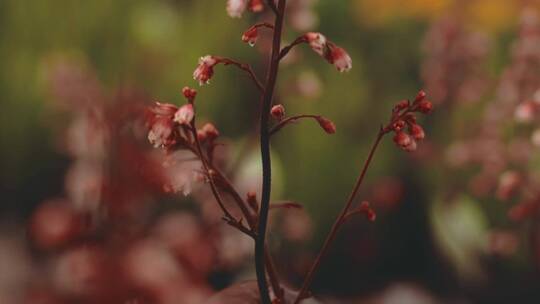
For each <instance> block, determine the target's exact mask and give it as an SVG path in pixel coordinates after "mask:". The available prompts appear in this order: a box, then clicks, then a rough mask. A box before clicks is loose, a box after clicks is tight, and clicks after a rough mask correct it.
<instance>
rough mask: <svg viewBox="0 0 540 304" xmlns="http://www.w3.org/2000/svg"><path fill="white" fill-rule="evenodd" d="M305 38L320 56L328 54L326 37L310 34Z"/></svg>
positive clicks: (319, 34)
mask: <svg viewBox="0 0 540 304" xmlns="http://www.w3.org/2000/svg"><path fill="white" fill-rule="evenodd" d="M304 38H305V39H306V41H307V42H308V43H309V46H310V47H311V48H312V49H313V51H315V52H316V53H317V54H319V55H320V56H323V57H324V56H325V53H326V47H327V46H326V42H327V40H326V37H325V36H324V35H323V34H321V33H315V32H309V33H306V34H305V35H304Z"/></svg>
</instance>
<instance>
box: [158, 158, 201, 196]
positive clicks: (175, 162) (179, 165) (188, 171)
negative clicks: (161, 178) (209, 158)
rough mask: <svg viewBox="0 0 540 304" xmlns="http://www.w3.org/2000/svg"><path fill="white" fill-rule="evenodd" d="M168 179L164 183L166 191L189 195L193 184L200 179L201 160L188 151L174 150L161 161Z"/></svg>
mask: <svg viewBox="0 0 540 304" xmlns="http://www.w3.org/2000/svg"><path fill="white" fill-rule="evenodd" d="M163 166H164V169H165V172H166V174H167V176H168V177H169V181H168V182H167V183H166V184H165V186H164V190H165V191H167V192H175V193H178V192H180V193H182V194H183V195H189V194H190V193H191V191H192V190H193V187H194V184H195V183H196V182H199V181H201V180H202V177H201V174H200V170H201V162H200V161H198V160H196V158H195V155H194V154H193V153H191V152H189V151H175V152H174V153H171V154H169V155H167V156H166V159H165V161H164V163H163Z"/></svg>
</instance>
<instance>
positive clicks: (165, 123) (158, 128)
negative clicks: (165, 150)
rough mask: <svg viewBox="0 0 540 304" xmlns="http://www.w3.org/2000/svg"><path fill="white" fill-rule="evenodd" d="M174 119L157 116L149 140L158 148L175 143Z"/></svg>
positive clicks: (149, 133)
mask: <svg viewBox="0 0 540 304" xmlns="http://www.w3.org/2000/svg"><path fill="white" fill-rule="evenodd" d="M173 127H174V125H173V121H172V120H171V119H169V118H166V117H159V118H157V119H156V120H155V121H154V123H153V124H152V127H151V129H150V132H148V141H149V142H150V143H151V144H152V145H154V147H156V148H161V147H168V146H170V145H171V144H173V143H174V138H173V136H172V135H173Z"/></svg>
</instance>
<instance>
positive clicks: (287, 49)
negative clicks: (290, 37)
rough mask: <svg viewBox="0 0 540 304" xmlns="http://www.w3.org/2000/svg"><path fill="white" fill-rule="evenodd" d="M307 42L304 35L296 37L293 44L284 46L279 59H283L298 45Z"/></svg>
mask: <svg viewBox="0 0 540 304" xmlns="http://www.w3.org/2000/svg"><path fill="white" fill-rule="evenodd" d="M305 42H307V40H306V38H305V37H304V36H300V37H298V38H296V40H294V41H293V42H292V43H291V44H289V45H287V46H286V47H284V48H283V49H282V50H281V52H279V60H282V59H283V58H284V57H285V56H287V54H288V53H289V52H290V51H291V50H292V49H293V48H294V47H295V46H297V45H299V44H302V43H305Z"/></svg>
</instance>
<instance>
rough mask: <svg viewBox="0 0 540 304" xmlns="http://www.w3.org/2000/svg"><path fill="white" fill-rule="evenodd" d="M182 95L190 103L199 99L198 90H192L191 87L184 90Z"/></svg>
mask: <svg viewBox="0 0 540 304" xmlns="http://www.w3.org/2000/svg"><path fill="white" fill-rule="evenodd" d="M182 94H183V95H184V97H185V98H186V99H187V100H189V101H190V102H192V101H193V100H194V99H195V97H197V90H195V89H192V88H190V87H184V88H183V89H182Z"/></svg>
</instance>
